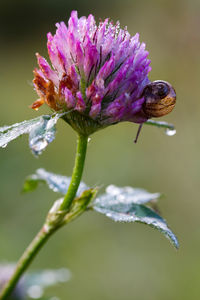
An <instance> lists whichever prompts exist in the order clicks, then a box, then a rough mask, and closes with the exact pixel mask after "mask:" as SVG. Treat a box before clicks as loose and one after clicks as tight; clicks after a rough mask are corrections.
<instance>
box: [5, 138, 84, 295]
mask: <svg viewBox="0 0 200 300" xmlns="http://www.w3.org/2000/svg"><path fill="white" fill-rule="evenodd" d="M87 140H88V138H87V137H86V136H78V143H77V152H76V158H75V166H74V169H73V174H72V179H71V183H70V185H69V189H68V191H67V194H66V196H65V198H64V200H63V202H62V204H61V206H60V208H59V213H61V214H58V218H59V219H55V222H53V223H49V220H48V217H47V220H46V222H45V223H44V226H43V227H42V229H41V230H40V231H39V232H38V234H37V235H36V237H35V238H34V239H33V241H32V242H31V243H30V245H29V246H28V248H26V250H25V251H24V254H23V255H22V256H21V258H20V260H19V261H18V263H17V266H16V268H15V271H14V273H13V275H12V277H11V278H10V280H9V281H8V282H7V284H6V285H5V287H4V288H3V290H2V291H1V293H0V300H5V299H7V297H8V296H9V295H10V294H11V292H12V291H13V289H14V288H15V286H16V284H17V282H18V281H19V279H20V278H21V276H22V275H23V273H24V272H25V270H26V269H27V268H28V266H29V265H30V264H31V262H32V261H33V259H34V258H35V256H36V255H37V253H38V252H39V250H40V249H41V248H42V247H43V245H44V244H45V243H46V242H47V240H48V239H49V237H50V236H51V235H52V234H53V233H54V232H55V231H56V230H57V229H58V228H60V227H61V226H62V221H64V219H65V223H69V222H70V221H71V220H73V219H74V218H75V217H77V216H78V215H80V214H81V213H82V211H79V212H74V213H69V217H67V216H68V214H67V213H68V212H69V211H70V206H71V204H72V202H73V200H74V198H75V196H76V193H77V190H78V187H79V184H80V181H81V177H82V173H83V168H84V162H85V156H86V150H87ZM83 209H86V207H85V208H83ZM66 217H67V222H66ZM55 218H56V212H55ZM49 224H50V226H49Z"/></svg>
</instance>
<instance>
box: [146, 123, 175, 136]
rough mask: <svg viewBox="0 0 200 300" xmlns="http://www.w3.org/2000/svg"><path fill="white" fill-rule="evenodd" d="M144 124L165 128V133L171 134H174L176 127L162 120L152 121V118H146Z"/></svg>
mask: <svg viewBox="0 0 200 300" xmlns="http://www.w3.org/2000/svg"><path fill="white" fill-rule="evenodd" d="M144 124H146V125H152V126H156V127H159V128H165V129H166V131H165V133H166V135H169V136H172V135H175V134H176V129H175V127H174V125H173V124H170V123H167V122H164V121H154V120H147V121H146V122H145V123H144Z"/></svg>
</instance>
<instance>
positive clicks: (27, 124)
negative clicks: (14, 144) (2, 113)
mask: <svg viewBox="0 0 200 300" xmlns="http://www.w3.org/2000/svg"><path fill="white" fill-rule="evenodd" d="M65 114H66V113H56V114H52V115H43V116H40V117H38V118H35V119H32V120H29V121H23V122H21V123H16V124H13V125H11V126H4V127H1V128H0V147H2V148H5V147H6V146H7V144H8V143H9V142H11V141H12V140H14V139H16V138H18V137H19V136H21V135H23V134H29V146H30V148H31V151H32V152H33V154H35V155H36V156H37V155H39V154H41V153H42V151H43V150H44V149H45V148H46V147H47V146H48V145H49V144H50V143H51V142H52V141H53V140H54V138H55V133H56V127H55V125H56V123H57V121H58V119H59V118H61V117H63V116H64V115H65Z"/></svg>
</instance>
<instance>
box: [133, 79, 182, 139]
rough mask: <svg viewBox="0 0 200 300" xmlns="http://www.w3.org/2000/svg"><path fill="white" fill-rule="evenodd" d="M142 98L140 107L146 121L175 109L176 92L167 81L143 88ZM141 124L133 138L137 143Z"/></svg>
mask: <svg viewBox="0 0 200 300" xmlns="http://www.w3.org/2000/svg"><path fill="white" fill-rule="evenodd" d="M142 97H144V99H145V101H144V103H143V105H142V113H143V114H144V116H145V117H146V118H148V119H150V118H152V117H154V118H159V117H162V116H165V115H167V114H169V113H170V112H171V111H172V110H173V109H174V107H175V103H176V92H175V90H174V88H173V87H172V85H171V84H170V83H168V82H167V81H163V80H156V81H153V82H151V83H149V84H148V85H146V86H145V88H144V90H143V92H142ZM141 128H142V124H140V126H139V128H138V132H137V135H136V138H135V141H134V142H135V143H136V142H137V139H138V136H139V133H140V131H141Z"/></svg>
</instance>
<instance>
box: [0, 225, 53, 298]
mask: <svg viewBox="0 0 200 300" xmlns="http://www.w3.org/2000/svg"><path fill="white" fill-rule="evenodd" d="M52 233H53V232H50V233H48V234H47V233H46V232H45V231H44V230H43V229H42V230H41V231H39V232H38V234H37V235H36V237H35V238H34V239H33V241H32V242H31V243H30V245H29V246H28V248H27V249H26V250H25V252H24V254H23V255H22V257H21V258H20V260H19V261H18V263H17V266H16V268H15V271H14V274H13V275H12V277H11V278H10V280H9V281H8V283H7V284H6V286H5V287H4V289H3V290H2V292H1V294H0V299H1V300H4V299H7V297H8V296H9V295H10V293H11V292H12V291H13V289H14V288H15V286H16V284H17V282H18V280H19V279H20V277H21V276H22V274H23V273H24V271H25V270H26V269H27V267H28V266H29V265H30V263H31V262H32V260H33V259H34V257H35V256H36V254H37V253H38V252H39V250H40V249H41V248H42V246H43V245H44V244H45V243H46V241H47V240H48V238H49V237H50V235H51V234H52Z"/></svg>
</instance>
